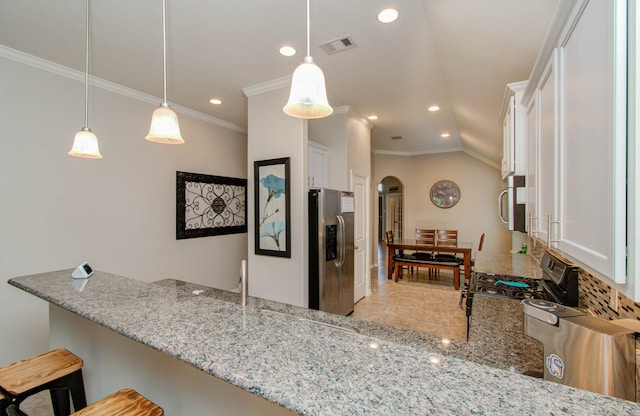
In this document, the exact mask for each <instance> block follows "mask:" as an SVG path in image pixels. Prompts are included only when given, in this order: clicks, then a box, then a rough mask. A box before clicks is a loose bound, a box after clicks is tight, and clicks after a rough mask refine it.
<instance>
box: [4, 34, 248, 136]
mask: <svg viewBox="0 0 640 416" xmlns="http://www.w3.org/2000/svg"><path fill="white" fill-rule="evenodd" d="M0 57H2V58H6V59H9V60H12V61H15V62H18V63H21V64H24V65H28V66H31V67H34V68H37V69H40V70H42V71H46V72H49V73H51V74H54V75H58V76H61V77H64V78H68V79H72V80H74V81H80V82H84V72H81V71H77V70H75V69H72V68H69V67H66V66H63V65H60V64H56V63H54V62H51V61H47V60H46V59H42V58H38V57H37V56H33V55H29V54H27V53H24V52H22V51H18V50H16V49H12V48H9V47H7V46H4V45H0ZM89 84H90V85H91V86H94V87H97V88H100V89H103V90H106V91H110V92H113V93H116V94H118V95H122V96H125V97H128V98H132V99H134V100H137V101H142V102H144V103H148V104H151V105H154V106H157V105H158V104H160V103H161V102H162V98H158V97H154V96H153V95H149V94H145V93H143V92H140V91H137V90H134V89H132V88H128V87H125V86H123V85H120V84H116V83H115V82H111V81H107V80H105V79H102V78H98V77H94V76H92V75H89ZM171 108H172V109H173V110H174V111H175V112H177V113H180V114H184V115H186V116H189V117H193V118H195V119H198V120H202V121H204V122H207V123H210V124H215V125H217V126H220V127H224V128H227V129H229V130H234V131H237V132H240V133H245V134H246V133H247V128H246V127H245V126H241V125H239V124H236V123H232V122H230V121H226V120H222V119H220V118H217V117H214V116H210V115H208V114H205V113H201V112H200V111H196V110H193V109H191V108H188V107H184V106H182V105H179V104H171Z"/></svg>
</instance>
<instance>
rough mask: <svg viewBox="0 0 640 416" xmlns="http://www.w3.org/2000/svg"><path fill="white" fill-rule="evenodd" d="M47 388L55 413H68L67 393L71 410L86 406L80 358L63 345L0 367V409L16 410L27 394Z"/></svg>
mask: <svg viewBox="0 0 640 416" xmlns="http://www.w3.org/2000/svg"><path fill="white" fill-rule="evenodd" d="M43 390H49V393H50V395H51V403H52V404H53V412H54V414H55V415H56V416H68V415H69V414H70V413H71V407H70V406H71V404H70V402H69V393H71V398H72V400H73V408H74V409H77V410H79V409H82V408H84V407H86V406H87V399H86V397H85V393H84V383H83V380H82V359H80V358H79V357H77V356H75V355H73V354H72V353H71V352H69V351H68V350H66V349H64V348H59V349H55V350H51V351H48V352H45V353H43V354H40V355H36V356H33V357H30V358H27V359H25V360H22V361H18V362H17V363H13V364H9V365H6V366H4V367H1V368H0V398H1V399H0V411H1V413H0V414H1V415H2V416H4V415H5V412H6V411H7V408H8V407H9V406H11V407H12V409H14V411H19V410H18V408H19V407H20V403H22V401H23V400H24V399H26V398H27V397H29V396H31V395H33V394H36V393H38V392H41V391H43Z"/></svg>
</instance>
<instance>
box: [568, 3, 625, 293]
mask: <svg viewBox="0 0 640 416" xmlns="http://www.w3.org/2000/svg"><path fill="white" fill-rule="evenodd" d="M623 3H624V2H622V1H601V0H591V1H588V2H584V5H583V7H582V8H581V9H580V10H578V11H577V13H576V15H575V19H574V21H575V25H573V26H572V27H569V28H568V30H567V31H566V33H565V36H563V37H562V38H561V39H560V45H559V48H558V51H559V52H558V53H559V56H560V59H561V61H562V89H563V96H562V107H561V113H560V119H561V120H562V125H561V128H562V130H561V135H560V138H561V140H560V142H559V144H560V148H559V161H558V162H559V168H560V169H559V184H560V199H559V201H558V202H559V204H558V208H559V220H560V227H559V230H558V231H559V232H558V235H557V239H558V248H559V249H560V250H562V251H563V252H565V253H567V254H569V255H570V256H572V257H574V258H576V259H577V260H580V261H582V262H584V263H585V264H588V265H589V266H590V267H591V268H593V269H595V270H596V271H598V272H600V273H602V274H604V275H605V276H607V277H609V278H611V279H612V280H614V281H615V282H617V283H624V282H625V278H626V271H625V260H626V259H625V251H626V250H625V233H626V230H625V222H626V221H625V215H626V197H625V189H626V188H625V174H626V172H625V169H626V168H625V160H626V98H627V95H626V30H625V29H626V13H625V11H626V5H624V4H623ZM621 28H622V33H620V32H619V30H620V29H621Z"/></svg>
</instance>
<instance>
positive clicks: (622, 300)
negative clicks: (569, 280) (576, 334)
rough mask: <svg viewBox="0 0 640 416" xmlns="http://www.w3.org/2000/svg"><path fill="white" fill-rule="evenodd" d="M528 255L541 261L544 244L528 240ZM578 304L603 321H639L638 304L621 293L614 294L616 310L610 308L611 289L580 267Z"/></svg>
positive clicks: (639, 306)
mask: <svg viewBox="0 0 640 416" xmlns="http://www.w3.org/2000/svg"><path fill="white" fill-rule="evenodd" d="M528 240H529V241H528V247H529V254H530V255H531V256H533V258H535V259H536V260H537V261H540V260H541V259H542V255H543V254H544V251H545V249H546V248H547V246H546V244H544V243H542V242H541V241H540V240H536V239H533V238H531V237H529V238H528ZM553 253H554V254H556V255H558V256H559V257H562V254H561V253H558V252H556V251H554V252H553ZM578 278H579V284H578V286H579V291H580V302H581V303H582V306H583V307H585V308H587V309H588V310H589V311H590V312H591V313H593V314H594V315H596V316H597V317H599V318H603V319H622V318H627V319H637V320H639V321H640V303H637V302H634V301H633V300H632V299H630V298H628V297H627V296H625V295H624V294H622V293H619V292H616V294H615V295H614V296H617V298H618V308H617V310H616V309H614V308H612V307H611V306H610V305H611V304H612V302H611V292H612V290H613V288H612V287H611V286H609V285H608V284H606V283H604V282H602V281H601V280H599V279H598V278H596V277H594V276H593V275H592V274H591V273H589V272H588V271H586V270H584V269H583V268H582V267H580V268H579V271H578Z"/></svg>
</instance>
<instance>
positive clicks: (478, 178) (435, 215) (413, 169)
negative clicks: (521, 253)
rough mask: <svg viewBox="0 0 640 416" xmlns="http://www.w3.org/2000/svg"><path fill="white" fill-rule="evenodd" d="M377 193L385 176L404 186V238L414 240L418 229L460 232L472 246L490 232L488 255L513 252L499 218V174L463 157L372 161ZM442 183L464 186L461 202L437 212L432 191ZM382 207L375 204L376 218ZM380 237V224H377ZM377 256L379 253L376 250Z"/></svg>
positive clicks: (442, 155)
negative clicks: (450, 181)
mask: <svg viewBox="0 0 640 416" xmlns="http://www.w3.org/2000/svg"><path fill="white" fill-rule="evenodd" d="M373 166H374V179H373V186H374V188H375V189H376V190H375V191H374V194H375V195H376V197H377V184H378V183H379V182H380V181H381V180H382V179H384V178H385V177H386V176H395V177H396V178H398V179H400V180H401V181H402V183H403V185H404V223H403V225H404V229H403V232H404V235H405V236H407V238H411V236H413V235H414V234H415V229H416V228H450V229H457V230H459V240H460V241H473V242H474V246H475V248H477V244H478V240H479V238H480V234H482V233H486V236H485V244H484V247H483V250H486V251H488V252H495V253H498V252H509V250H511V234H510V233H509V232H508V231H506V229H505V228H504V227H502V225H501V223H500V221H499V219H498V208H497V200H498V194H499V193H500V190H501V188H502V183H501V178H500V172H499V171H498V170H497V169H495V168H493V167H491V166H489V165H487V164H485V163H483V162H481V161H479V160H477V159H475V158H473V157H471V156H469V155H467V154H466V153H463V152H453V153H440V154H432V155H421V156H395V155H384V154H375V155H374V156H373ZM441 179H449V180H452V181H454V182H455V183H456V184H458V186H459V187H460V192H461V197H460V201H459V202H458V203H457V204H456V205H455V206H454V207H452V208H448V209H442V208H438V207H436V206H435V205H433V204H432V203H431V201H430V200H429V191H430V189H431V186H432V185H433V184H434V183H435V182H437V181H438V180H441ZM377 208H378V206H377V203H376V204H375V205H374V210H375V215H374V216H373V218H377V217H378V216H377V210H378V209H377ZM375 227H376V232H375V233H374V235H378V233H377V221H376V224H375ZM373 252H374V253H376V252H377V251H376V250H374V251H373Z"/></svg>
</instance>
